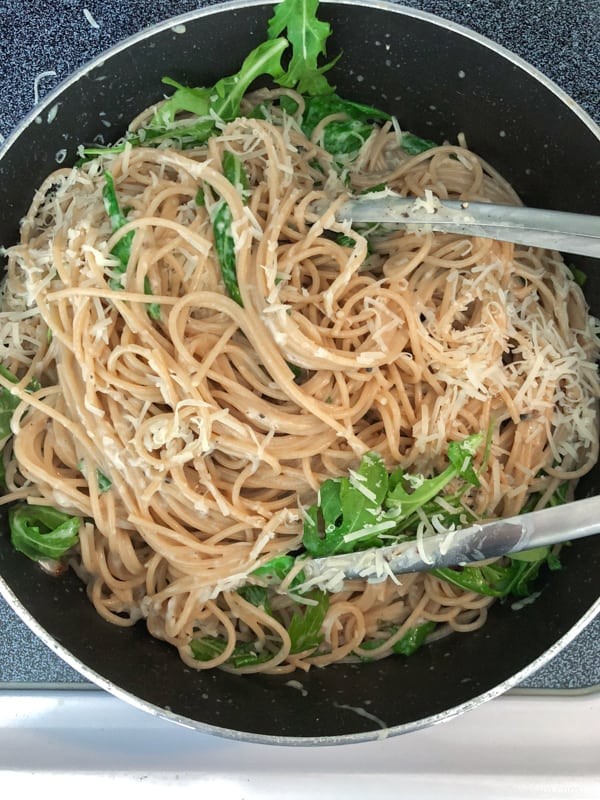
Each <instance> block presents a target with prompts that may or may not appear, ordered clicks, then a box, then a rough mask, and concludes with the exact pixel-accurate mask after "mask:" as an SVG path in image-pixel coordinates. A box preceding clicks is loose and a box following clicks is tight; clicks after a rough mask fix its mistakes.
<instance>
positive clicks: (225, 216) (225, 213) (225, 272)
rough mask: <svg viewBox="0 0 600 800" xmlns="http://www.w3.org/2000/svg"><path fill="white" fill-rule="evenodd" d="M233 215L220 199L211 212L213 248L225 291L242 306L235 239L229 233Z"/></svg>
mask: <svg viewBox="0 0 600 800" xmlns="http://www.w3.org/2000/svg"><path fill="white" fill-rule="evenodd" d="M232 222H233V216H232V215H231V211H230V210H229V206H228V205H227V203H226V202H225V201H224V200H220V201H219V202H218V203H217V205H216V206H215V208H214V209H213V212H212V225H213V236H214V239H215V250H216V252H217V258H218V259H219V264H220V266H221V275H222V277H223V283H224V284H225V288H226V290H227V293H228V294H229V296H230V297H231V299H232V300H235V302H236V303H237V304H238V305H240V306H243V305H244V304H243V302H242V295H241V294H240V286H239V284H238V279H237V269H236V258H235V240H234V238H233V234H232V233H231V224H232Z"/></svg>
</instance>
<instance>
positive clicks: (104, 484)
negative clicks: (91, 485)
mask: <svg viewBox="0 0 600 800" xmlns="http://www.w3.org/2000/svg"><path fill="white" fill-rule="evenodd" d="M96 480H97V481H98V491H99V492H100V494H103V493H104V492H108V490H109V489H110V488H111V487H112V481H111V479H110V478H108V477H107V476H106V475H105V474H104V473H103V472H102V471H101V470H99V469H96Z"/></svg>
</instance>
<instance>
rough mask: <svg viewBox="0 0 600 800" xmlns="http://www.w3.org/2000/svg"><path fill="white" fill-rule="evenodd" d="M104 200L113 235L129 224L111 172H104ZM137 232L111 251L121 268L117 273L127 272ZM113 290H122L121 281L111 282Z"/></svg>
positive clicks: (131, 233) (118, 268) (123, 238)
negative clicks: (132, 244) (122, 209)
mask: <svg viewBox="0 0 600 800" xmlns="http://www.w3.org/2000/svg"><path fill="white" fill-rule="evenodd" d="M102 200H103V201H104V208H105V210H106V213H107V214H108V216H109V217H110V224H111V226H112V229H113V233H115V232H116V231H118V230H119V228H122V227H123V225H125V223H126V222H127V217H126V216H125V215H124V214H123V212H122V211H121V206H120V205H119V201H118V199H117V192H116V190H115V182H114V179H113V176H112V175H111V173H110V172H104V187H103V189H102ZM134 234H135V231H129V233H126V234H125V236H123V237H122V238H121V239H119V241H118V242H117V243H116V245H115V246H114V247H113V249H112V250H111V251H110V252H111V255H113V256H115V258H116V259H117V260H118V261H119V266H118V267H116V268H115V272H119V273H124V272H125V271H126V270H127V264H128V263H129V256H130V255H131V243H132V242H133V237H134ZM109 283H110V286H111V288H112V289H117V288H118V289H122V288H123V285H122V283H121V281H120V280H119V281H116V280H114V279H113V280H112V281H110V282H109Z"/></svg>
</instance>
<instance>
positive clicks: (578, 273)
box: [567, 264, 587, 286]
mask: <svg viewBox="0 0 600 800" xmlns="http://www.w3.org/2000/svg"><path fill="white" fill-rule="evenodd" d="M567 269H568V270H569V272H570V273H571V277H572V278H573V280H574V281H575V283H576V284H577V285H578V286H584V285H585V282H586V281H587V275H586V274H585V272H584V271H583V270H582V269H579V267H576V266H575V264H567Z"/></svg>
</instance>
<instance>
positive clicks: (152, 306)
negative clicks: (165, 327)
mask: <svg viewBox="0 0 600 800" xmlns="http://www.w3.org/2000/svg"><path fill="white" fill-rule="evenodd" d="M144 294H152V286H151V285H150V278H149V277H148V276H147V275H146V276H145V278H144ZM146 310H147V312H148V316H149V317H150V319H155V320H159V319H160V303H148V305H147V306H146Z"/></svg>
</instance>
